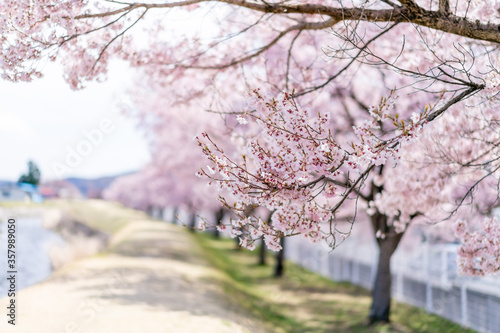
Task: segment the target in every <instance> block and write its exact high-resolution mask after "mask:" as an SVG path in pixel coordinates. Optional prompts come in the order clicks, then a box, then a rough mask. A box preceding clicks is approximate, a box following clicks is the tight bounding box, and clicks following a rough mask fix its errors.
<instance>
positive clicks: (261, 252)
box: [259, 210, 274, 266]
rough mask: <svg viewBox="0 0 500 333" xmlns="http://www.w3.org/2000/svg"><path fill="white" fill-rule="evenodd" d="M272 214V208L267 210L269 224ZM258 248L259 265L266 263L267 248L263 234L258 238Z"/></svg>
mask: <svg viewBox="0 0 500 333" xmlns="http://www.w3.org/2000/svg"><path fill="white" fill-rule="evenodd" d="M273 214H274V210H273V211H270V212H269V215H268V216H267V223H269V224H271V217H272V216H273ZM260 244H261V246H260V249H259V265H262V266H264V265H266V253H267V248H266V242H265V241H264V236H262V237H261V238H260Z"/></svg>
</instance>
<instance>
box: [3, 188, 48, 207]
mask: <svg viewBox="0 0 500 333" xmlns="http://www.w3.org/2000/svg"><path fill="white" fill-rule="evenodd" d="M0 201H30V202H35V203H41V202H43V197H42V195H41V194H40V193H39V192H38V188H37V187H36V186H35V185H33V184H28V183H15V184H8V185H3V186H2V187H1V188H0Z"/></svg>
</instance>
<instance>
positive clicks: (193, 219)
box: [189, 212, 196, 232]
mask: <svg viewBox="0 0 500 333" xmlns="http://www.w3.org/2000/svg"><path fill="white" fill-rule="evenodd" d="M195 228H196V212H192V213H191V216H190V219H189V230H190V231H191V232H195V231H196V230H195Z"/></svg>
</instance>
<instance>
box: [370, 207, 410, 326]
mask: <svg viewBox="0 0 500 333" xmlns="http://www.w3.org/2000/svg"><path fill="white" fill-rule="evenodd" d="M371 220H372V224H373V227H374V232H375V233H376V232H377V231H378V230H380V231H381V232H382V233H383V236H382V237H380V238H377V245H378V248H379V250H380V252H379V260H378V265H377V274H376V277H375V284H374V285H373V290H372V304H371V307H370V315H369V323H370V324H373V323H375V322H386V323H388V322H390V318H389V315H390V310H391V282H392V281H391V257H392V254H393V253H394V252H395V251H396V249H397V247H398V245H399V242H400V241H401V238H402V237H403V233H396V230H395V229H394V227H393V226H389V225H388V218H387V216H386V215H383V214H380V213H379V212H377V213H375V214H374V215H373V216H372V217H371Z"/></svg>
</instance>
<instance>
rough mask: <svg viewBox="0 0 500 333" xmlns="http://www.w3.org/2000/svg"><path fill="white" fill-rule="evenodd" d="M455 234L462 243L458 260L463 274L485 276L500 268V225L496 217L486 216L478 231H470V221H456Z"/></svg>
mask: <svg viewBox="0 0 500 333" xmlns="http://www.w3.org/2000/svg"><path fill="white" fill-rule="evenodd" d="M455 235H456V237H458V238H459V239H460V241H461V243H462V244H461V246H460V248H459V249H458V259H457V261H458V266H459V270H460V271H461V272H462V273H463V274H466V275H479V276H483V275H486V274H492V273H497V272H498V271H499V270H500V225H499V221H498V219H497V218H496V217H489V218H484V219H483V220H482V221H481V222H480V224H479V229H478V230H476V231H470V230H469V226H468V223H467V222H466V221H464V220H460V221H458V222H456V223H455Z"/></svg>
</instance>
